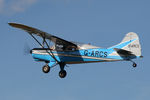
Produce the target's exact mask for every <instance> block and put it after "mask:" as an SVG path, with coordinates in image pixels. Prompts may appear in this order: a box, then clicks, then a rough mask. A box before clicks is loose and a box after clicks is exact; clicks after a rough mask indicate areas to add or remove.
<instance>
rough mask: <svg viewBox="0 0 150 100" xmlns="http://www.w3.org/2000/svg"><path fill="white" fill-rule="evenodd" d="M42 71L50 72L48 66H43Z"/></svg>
mask: <svg viewBox="0 0 150 100" xmlns="http://www.w3.org/2000/svg"><path fill="white" fill-rule="evenodd" d="M42 71H43V72H44V73H48V72H49V71H50V67H49V66H48V64H46V65H45V66H43V68H42Z"/></svg>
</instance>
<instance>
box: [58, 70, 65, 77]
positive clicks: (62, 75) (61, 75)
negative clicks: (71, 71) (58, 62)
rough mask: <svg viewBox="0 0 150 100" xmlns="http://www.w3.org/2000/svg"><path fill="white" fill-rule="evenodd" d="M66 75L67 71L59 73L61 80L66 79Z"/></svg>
mask: <svg viewBox="0 0 150 100" xmlns="http://www.w3.org/2000/svg"><path fill="white" fill-rule="evenodd" d="M66 75H67V72H66V71H65V70H61V71H60V72H59V77H60V78H65V77H66Z"/></svg>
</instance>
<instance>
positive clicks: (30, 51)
mask: <svg viewBox="0 0 150 100" xmlns="http://www.w3.org/2000/svg"><path fill="white" fill-rule="evenodd" d="M23 53H24V55H29V54H31V53H32V50H31V48H30V46H29V44H28V43H25V44H24V49H23Z"/></svg>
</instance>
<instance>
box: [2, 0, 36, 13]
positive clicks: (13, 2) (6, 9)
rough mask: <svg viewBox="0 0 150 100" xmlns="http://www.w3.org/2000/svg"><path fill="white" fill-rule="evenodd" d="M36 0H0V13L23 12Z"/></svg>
mask: <svg viewBox="0 0 150 100" xmlns="http://www.w3.org/2000/svg"><path fill="white" fill-rule="evenodd" d="M36 2H37V0H0V14H14V13H19V12H23V11H25V10H26V9H28V8H29V7H31V5H33V4H35V3H36Z"/></svg>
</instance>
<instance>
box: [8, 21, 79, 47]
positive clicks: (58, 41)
mask: <svg viewBox="0 0 150 100" xmlns="http://www.w3.org/2000/svg"><path fill="white" fill-rule="evenodd" d="M8 24H9V25H10V26H12V27H15V28H19V29H22V30H24V31H26V32H28V33H29V34H35V35H37V36H40V37H42V38H43V39H49V40H51V41H52V42H54V43H55V44H58V45H63V46H64V47H65V48H71V47H73V48H77V45H76V44H74V43H72V42H69V41H66V40H64V39H61V38H59V37H56V36H54V35H51V34H48V33H46V32H43V31H41V30H39V29H36V28H33V27H29V26H26V25H23V24H17V23H8Z"/></svg>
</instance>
